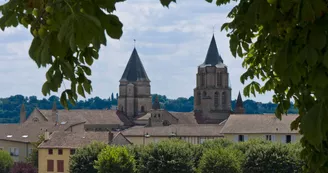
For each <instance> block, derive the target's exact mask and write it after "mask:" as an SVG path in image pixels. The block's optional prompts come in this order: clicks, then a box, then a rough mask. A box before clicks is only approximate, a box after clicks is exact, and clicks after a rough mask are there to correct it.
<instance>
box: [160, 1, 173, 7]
mask: <svg viewBox="0 0 328 173" xmlns="http://www.w3.org/2000/svg"><path fill="white" fill-rule="evenodd" d="M160 1H161V4H162V5H163V6H164V7H169V5H170V3H171V2H175V3H176V0H160Z"/></svg>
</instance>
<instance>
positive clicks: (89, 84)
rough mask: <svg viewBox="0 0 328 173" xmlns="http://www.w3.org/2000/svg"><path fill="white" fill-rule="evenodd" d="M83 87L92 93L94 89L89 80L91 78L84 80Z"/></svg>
mask: <svg viewBox="0 0 328 173" xmlns="http://www.w3.org/2000/svg"><path fill="white" fill-rule="evenodd" d="M83 87H84V90H85V91H86V92H87V93H88V94H90V93H91V91H92V87H91V81H89V80H87V79H86V80H85V81H84V82H83Z"/></svg>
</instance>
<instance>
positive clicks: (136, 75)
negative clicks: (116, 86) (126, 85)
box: [121, 48, 150, 82]
mask: <svg viewBox="0 0 328 173" xmlns="http://www.w3.org/2000/svg"><path fill="white" fill-rule="evenodd" d="M121 80H127V81H129V82H135V81H150V80H149V79H148V76H147V73H146V70H145V68H144V67H143V65H142V62H141V60H140V58H139V55H138V52H137V50H136V49H135V48H134V49H133V51H132V54H131V57H130V59H129V61H128V64H127V65H126V68H125V70H124V73H123V75H122V78H121Z"/></svg>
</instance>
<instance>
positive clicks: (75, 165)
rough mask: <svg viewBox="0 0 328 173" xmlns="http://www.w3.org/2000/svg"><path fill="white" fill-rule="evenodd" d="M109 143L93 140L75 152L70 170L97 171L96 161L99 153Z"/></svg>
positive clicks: (80, 172) (78, 172) (85, 172)
mask: <svg viewBox="0 0 328 173" xmlns="http://www.w3.org/2000/svg"><path fill="white" fill-rule="evenodd" d="M106 146H107V144H105V143H100V142H92V143H91V144H89V145H86V146H84V147H82V148H79V149H77V150H76V152H75V154H74V155H72V156H71V157H70V164H69V171H70V172H71V173H97V172H98V170H97V169H96V168H94V164H95V161H97V157H98V155H99V153H100V152H101V151H102V150H103V149H104V148H106Z"/></svg>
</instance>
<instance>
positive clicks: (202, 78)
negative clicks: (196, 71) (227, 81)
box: [200, 73, 205, 86]
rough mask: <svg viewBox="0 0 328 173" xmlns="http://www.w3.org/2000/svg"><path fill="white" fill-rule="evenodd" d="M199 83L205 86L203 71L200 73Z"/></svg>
mask: <svg viewBox="0 0 328 173" xmlns="http://www.w3.org/2000/svg"><path fill="white" fill-rule="evenodd" d="M200 85H201V86H205V73H201V74H200Z"/></svg>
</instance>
